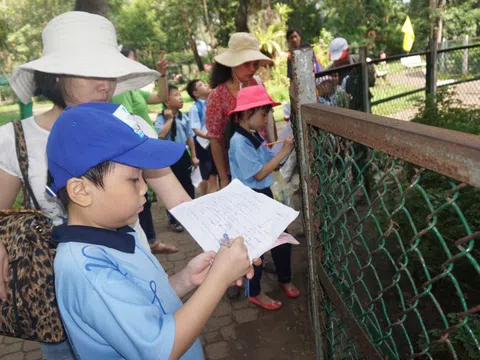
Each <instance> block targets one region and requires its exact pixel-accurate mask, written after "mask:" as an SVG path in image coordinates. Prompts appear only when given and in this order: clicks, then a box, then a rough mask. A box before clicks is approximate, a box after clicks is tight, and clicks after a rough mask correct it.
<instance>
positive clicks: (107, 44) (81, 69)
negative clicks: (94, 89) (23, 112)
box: [9, 11, 160, 104]
mask: <svg viewBox="0 0 480 360" xmlns="http://www.w3.org/2000/svg"><path fill="white" fill-rule="evenodd" d="M42 41H43V56H42V57H41V58H40V59H37V60H34V61H31V62H29V63H26V64H23V65H20V66H19V67H18V68H16V69H15V70H14V71H13V73H12V76H11V77H10V80H9V81H10V86H11V87H12V89H13V90H14V91H15V93H16V94H17V96H18V97H19V99H20V100H21V101H22V102H23V103H25V104H27V103H28V102H29V101H30V99H31V97H32V96H33V93H34V91H35V82H34V79H33V74H34V72H35V71H42V72H46V73H50V74H64V75H74V76H83V77H97V78H112V79H113V78H115V79H117V87H116V89H115V94H120V93H122V92H125V91H127V90H135V89H140V88H142V87H144V86H145V85H148V84H150V83H151V82H153V81H154V80H155V79H156V78H158V77H159V76H160V74H159V73H158V72H157V71H155V70H151V69H149V68H147V67H146V66H144V65H142V64H140V63H138V62H136V61H134V60H131V59H128V58H127V57H125V56H123V55H122V54H121V53H120V51H119V50H118V44H117V35H116V33H115V28H114V26H113V24H112V23H111V22H110V21H108V20H107V19H106V18H104V17H102V16H99V15H94V14H89V13H86V12H82V11H71V12H66V13H64V14H61V15H59V16H57V17H55V18H53V19H52V20H51V21H50V22H49V23H48V24H47V26H45V29H43V32H42Z"/></svg>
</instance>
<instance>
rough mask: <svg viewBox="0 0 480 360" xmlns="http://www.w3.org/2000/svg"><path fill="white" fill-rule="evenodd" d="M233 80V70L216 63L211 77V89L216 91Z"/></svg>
mask: <svg viewBox="0 0 480 360" xmlns="http://www.w3.org/2000/svg"><path fill="white" fill-rule="evenodd" d="M231 79H232V68H231V67H228V66H225V65H222V64H220V63H218V62H216V61H215V62H214V63H213V66H212V74H211V75H210V88H212V89H215V88H216V87H217V86H218V85H221V84H223V83H225V82H227V81H228V80H231Z"/></svg>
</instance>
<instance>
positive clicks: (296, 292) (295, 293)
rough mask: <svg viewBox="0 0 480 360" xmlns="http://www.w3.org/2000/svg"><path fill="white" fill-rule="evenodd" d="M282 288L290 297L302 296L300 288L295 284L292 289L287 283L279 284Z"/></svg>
mask: <svg viewBox="0 0 480 360" xmlns="http://www.w3.org/2000/svg"><path fill="white" fill-rule="evenodd" d="M278 285H279V286H280V288H281V289H282V290H283V291H284V292H285V294H287V296H288V297H289V298H292V299H295V298H297V297H299V296H300V290H298V288H297V287H295V286H293V289H292V290H288V289H287V287H286V286H285V284H281V283H280V284H278Z"/></svg>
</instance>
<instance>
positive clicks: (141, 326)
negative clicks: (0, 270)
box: [52, 225, 203, 360]
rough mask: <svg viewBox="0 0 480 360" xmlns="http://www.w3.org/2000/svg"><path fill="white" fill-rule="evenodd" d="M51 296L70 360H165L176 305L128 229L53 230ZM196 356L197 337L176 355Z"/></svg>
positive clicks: (198, 351)
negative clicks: (65, 335) (71, 352)
mask: <svg viewBox="0 0 480 360" xmlns="http://www.w3.org/2000/svg"><path fill="white" fill-rule="evenodd" d="M52 239H53V240H54V241H56V242H58V243H59V244H58V247H57V253H56V256H55V263H54V270H55V291H56V295H57V302H58V306H59V308H60V313H61V316H62V320H63V323H64V325H65V328H66V330H67V333H68V337H69V339H70V341H71V342H72V343H73V348H74V351H75V354H76V356H77V359H80V360H81V359H89V360H90V359H102V360H113V359H132V360H137V359H168V357H169V356H170V353H171V351H172V348H173V343H174V339H175V320H174V318H173V314H174V313H175V312H176V311H177V310H178V309H180V307H181V306H182V302H181V300H180V299H179V298H178V296H177V295H176V293H175V291H174V290H173V288H172V287H171V285H170V282H169V281H168V276H167V274H166V273H165V271H164V270H163V268H162V266H161V265H160V263H159V262H158V260H157V259H156V258H155V257H154V256H153V255H152V254H149V253H147V252H145V251H144V250H143V247H142V246H141V245H140V243H139V242H138V239H137V237H136V234H135V232H134V231H133V230H132V229H131V228H129V227H125V228H122V229H119V230H118V231H111V230H106V229H99V228H93V227H88V226H66V225H63V226H58V227H55V228H54V229H53V232H52ZM181 359H182V360H197V359H203V351H202V347H201V345H200V342H199V341H198V339H197V340H196V341H195V343H194V344H193V345H192V346H191V347H190V348H189V349H188V350H187V352H186V353H185V354H184V355H183V356H182V357H181Z"/></svg>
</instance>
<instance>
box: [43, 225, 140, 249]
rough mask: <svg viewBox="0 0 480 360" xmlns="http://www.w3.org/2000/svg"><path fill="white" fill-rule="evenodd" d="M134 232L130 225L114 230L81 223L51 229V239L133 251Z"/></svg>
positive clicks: (58, 241) (57, 241)
mask: <svg viewBox="0 0 480 360" xmlns="http://www.w3.org/2000/svg"><path fill="white" fill-rule="evenodd" d="M133 232H135V230H133V229H132V228H131V227H129V226H124V227H123V228H120V229H118V230H116V231H114V230H107V229H102V228H96V227H91V226H81V225H70V226H67V225H61V226H56V227H54V228H53V230H52V240H53V241H54V242H56V243H66V242H80V243H87V244H92V245H101V246H106V247H108V248H111V249H115V250H118V251H121V252H124V253H128V254H133V253H134V252H135V236H134V235H132V234H130V233H133Z"/></svg>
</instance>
